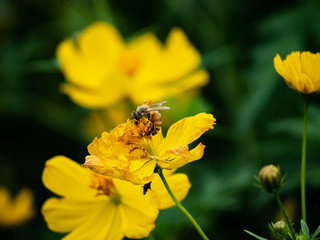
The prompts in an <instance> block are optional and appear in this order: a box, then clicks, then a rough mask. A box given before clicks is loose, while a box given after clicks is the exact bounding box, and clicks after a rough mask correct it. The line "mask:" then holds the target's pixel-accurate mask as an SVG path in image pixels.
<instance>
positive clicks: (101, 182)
mask: <svg viewBox="0 0 320 240" xmlns="http://www.w3.org/2000/svg"><path fill="white" fill-rule="evenodd" d="M90 187H91V188H94V189H96V190H97V196H99V195H107V196H109V197H111V198H113V197H114V196H115V195H116V194H118V193H117V192H116V188H115V186H114V184H113V181H112V178H110V177H105V176H102V175H98V174H94V175H93V176H92V178H91V184H90Z"/></svg>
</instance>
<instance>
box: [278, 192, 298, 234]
mask: <svg viewBox="0 0 320 240" xmlns="http://www.w3.org/2000/svg"><path fill="white" fill-rule="evenodd" d="M274 195H275V197H276V199H277V202H278V205H279V208H280V210H281V212H282V214H283V216H284V219H285V221H286V223H287V225H288V226H289V230H290V233H291V235H292V237H293V240H296V233H295V231H294V229H293V226H292V224H291V221H290V219H289V217H288V214H287V212H286V210H285V209H284V206H283V204H282V202H281V200H280V197H279V193H278V192H275V193H274Z"/></svg>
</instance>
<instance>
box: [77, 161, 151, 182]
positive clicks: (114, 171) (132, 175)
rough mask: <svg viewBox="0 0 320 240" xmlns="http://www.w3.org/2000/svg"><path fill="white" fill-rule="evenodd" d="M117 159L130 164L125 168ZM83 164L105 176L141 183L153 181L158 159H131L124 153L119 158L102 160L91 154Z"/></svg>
mask: <svg viewBox="0 0 320 240" xmlns="http://www.w3.org/2000/svg"><path fill="white" fill-rule="evenodd" d="M121 157H122V158H121ZM117 161H118V162H125V161H126V162H128V166H127V167H125V168H123V167H121V166H123V164H121V163H120V164H117ZM83 166H85V167H87V168H89V169H91V170H92V171H94V172H96V173H99V174H102V175H105V176H110V177H114V178H119V179H122V180H126V181H130V182H132V183H134V184H140V185H141V184H146V183H148V182H150V181H152V178H153V172H154V169H155V166H156V161H155V160H150V159H140V160H135V161H129V160H128V159H126V158H125V157H124V156H123V155H122V156H120V157H119V159H118V160H110V161H101V159H99V158H98V157H97V156H94V155H90V156H87V157H86V161H85V163H84V164H83Z"/></svg>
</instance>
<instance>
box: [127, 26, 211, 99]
mask: <svg viewBox="0 0 320 240" xmlns="http://www.w3.org/2000/svg"><path fill="white" fill-rule="evenodd" d="M149 45H150V46H152V45H151V44H149ZM153 46H154V47H153V48H152V49H158V48H159V47H158V44H153ZM141 52H143V53H145V54H146V55H148V54H149V52H152V54H151V56H150V58H151V59H150V60H148V61H146V64H144V65H143V66H141V69H139V72H138V73H137V75H135V76H134V81H132V84H133V85H132V87H131V88H130V89H129V92H130V97H131V98H132V99H133V101H134V102H136V103H140V102H141V101H142V100H144V99H150V100H152V101H153V102H158V101H162V100H163V99H165V98H168V97H170V96H176V95H179V94H180V93H182V92H185V91H187V90H190V89H193V88H199V87H202V86H204V85H205V84H207V83H208V81H209V75H208V73H207V72H206V71H204V70H198V67H199V66H200V61H201V59H200V54H199V52H198V51H197V50H196V49H195V48H194V47H193V46H192V45H191V44H190V42H189V41H188V39H187V37H186V35H185V34H184V33H183V31H182V30H181V29H179V28H174V29H173V30H172V31H171V32H170V34H169V36H168V39H167V41H166V45H165V46H164V47H162V51H161V54H159V53H158V50H156V51H155V50H153V51H152V50H151V47H150V48H146V49H144V50H143V49H141ZM164 69H165V71H164Z"/></svg>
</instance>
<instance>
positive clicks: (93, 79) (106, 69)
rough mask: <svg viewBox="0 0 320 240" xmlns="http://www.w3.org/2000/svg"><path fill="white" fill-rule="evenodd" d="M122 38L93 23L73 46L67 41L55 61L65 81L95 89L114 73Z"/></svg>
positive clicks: (104, 24) (58, 51) (69, 40)
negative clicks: (64, 76)
mask: <svg viewBox="0 0 320 240" xmlns="http://www.w3.org/2000/svg"><path fill="white" fill-rule="evenodd" d="M122 48H123V43H122V38H121V36H120V34H119V33H118V31H117V30H116V29H115V28H114V27H113V26H112V25H110V24H108V23H101V22H98V23H94V24H92V25H91V26H89V27H88V28H86V29H85V30H83V31H82V33H81V34H80V35H79V37H78V38H77V41H76V42H74V41H73V39H71V38H69V39H67V40H65V41H63V42H62V43H61V44H60V45H59V46H58V48H57V57H58V60H59V62H60V65H61V68H62V70H63V72H64V74H65V75H66V78H67V80H68V81H70V82H71V83H73V84H75V85H77V86H81V87H83V88H90V89H96V88H97V87H99V86H101V85H102V82H103V81H104V80H106V79H105V77H107V76H108V75H110V73H111V72H112V71H113V68H114V65H115V64H116V59H117V56H118V54H119V53H120V52H121V51H122Z"/></svg>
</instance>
